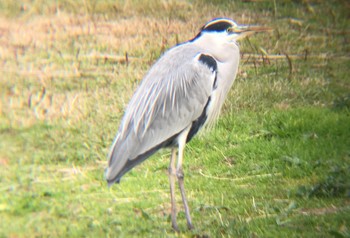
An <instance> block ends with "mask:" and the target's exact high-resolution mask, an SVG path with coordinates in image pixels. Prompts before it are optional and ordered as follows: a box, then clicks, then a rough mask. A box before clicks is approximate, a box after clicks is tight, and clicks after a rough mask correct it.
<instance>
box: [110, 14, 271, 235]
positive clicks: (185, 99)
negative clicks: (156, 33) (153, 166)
mask: <svg viewBox="0 0 350 238" xmlns="http://www.w3.org/2000/svg"><path fill="white" fill-rule="evenodd" d="M267 30H270V29H269V28H264V27H259V26H243V25H237V24H236V23H235V22H234V21H233V20H231V19H228V18H216V19H213V20H211V21H209V22H208V23H207V24H205V25H204V26H203V27H202V28H201V30H200V32H199V33H198V34H197V35H196V36H195V37H194V38H193V39H191V40H189V41H187V42H184V43H182V44H179V45H177V46H174V47H173V48H171V49H169V50H168V51H166V52H165V53H164V54H163V55H162V56H161V57H160V58H159V60H158V61H157V62H156V63H155V64H154V65H153V66H152V67H151V69H150V70H149V72H148V73H147V74H146V76H145V77H144V78H143V80H142V82H141V83H140V85H139V87H138V88H137V89H136V91H135V93H134V95H133V96H132V98H131V100H130V102H129V104H128V106H127V108H126V110H125V114H124V116H123V119H122V121H121V124H120V126H119V130H118V132H117V135H116V138H115V140H114V142H113V144H112V146H111V150H110V153H109V155H108V159H109V161H108V168H107V169H106V171H105V176H106V180H107V182H108V184H109V185H112V184H113V183H115V182H118V183H119V181H120V179H121V177H122V176H123V175H124V174H125V173H126V172H128V171H129V170H131V169H132V168H133V167H135V166H136V165H138V164H140V163H141V162H143V161H144V160H145V159H147V158H148V157H150V156H151V155H153V154H154V153H155V152H157V151H158V150H159V149H161V148H164V147H170V148H171V157H170V165H169V183H170V196H171V221H172V227H173V229H174V230H176V231H178V225H177V222H176V203H175V182H176V179H177V180H178V184H179V188H180V192H181V196H182V201H183V205H184V210H185V214H186V220H187V225H188V228H189V229H192V228H193V225H192V221H191V216H190V209H189V206H188V203H187V199H186V194H185V188H184V172H183V169H182V163H183V153H184V148H185V145H186V143H187V142H189V141H190V140H191V139H192V138H193V136H194V135H195V134H196V133H197V132H198V131H199V129H201V128H202V127H203V126H204V125H206V124H210V123H212V122H214V121H215V119H216V118H217V117H218V115H219V113H220V110H221V107H222V105H223V103H224V100H225V98H226V96H227V93H228V91H229V89H230V88H231V86H232V84H233V82H234V80H235V78H236V74H237V70H238V65H239V60H240V53H239V45H238V43H237V40H238V39H241V38H243V37H245V36H247V35H249V34H251V33H253V32H259V31H260V32H261V31H267ZM176 149H177V150H178V151H177V153H176ZM176 157H177V163H176Z"/></svg>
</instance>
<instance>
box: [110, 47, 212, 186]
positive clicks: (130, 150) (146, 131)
mask: <svg viewBox="0 0 350 238" xmlns="http://www.w3.org/2000/svg"><path fill="white" fill-rule="evenodd" d="M172 60H174V59H173V58H172V57H168V58H164V59H161V60H159V62H157V63H156V64H155V65H154V66H153V67H152V69H151V70H150V72H149V73H148V74H147V75H146V77H145V78H144V80H143V81H142V83H141V85H140V87H139V88H138V89H137V90H136V92H135V94H134V96H133V98H132V99H131V101H130V103H129V105H128V107H127V109H126V112H125V115H124V117H123V120H122V123H121V126H120V128H119V131H118V134H117V137H116V139H115V141H114V143H113V145H112V148H111V151H110V154H109V163H108V168H107V171H106V179H107V181H108V183H109V184H113V183H114V182H116V181H117V182H119V180H120V178H121V177H122V176H123V175H124V174H125V173H126V172H128V171H129V170H130V169H132V168H133V167H134V166H136V165H137V164H139V163H141V162H142V161H143V160H145V159H146V158H148V157H149V156H150V155H152V154H153V153H155V152H156V151H157V150H159V149H160V148H162V147H167V146H171V145H173V144H174V143H175V142H176V137H177V136H178V135H179V134H180V133H181V132H182V131H183V130H184V129H186V128H188V127H189V126H192V128H191V131H190V135H189V136H190V137H189V138H188V140H189V139H191V138H192V136H193V135H194V134H195V133H196V132H197V131H198V129H199V128H200V127H201V125H202V124H203V122H204V121H205V118H206V115H205V114H206V112H205V111H206V107H207V105H208V103H209V101H210V95H211V93H212V91H213V90H214V89H215V81H216V74H217V65H216V61H215V59H214V58H213V57H211V56H210V55H204V54H197V55H196V56H195V57H192V58H191V59H190V60H188V62H184V61H182V62H179V63H178V64H174V63H171V62H172ZM184 60H185V59H184ZM162 65H166V66H168V67H166V69H165V68H164V67H161V66H162ZM169 66H171V67H169ZM199 119H201V122H199ZM203 119H204V120H203Z"/></svg>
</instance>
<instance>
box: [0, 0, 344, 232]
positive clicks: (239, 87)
mask: <svg viewBox="0 0 350 238" xmlns="http://www.w3.org/2000/svg"><path fill="white" fill-rule="evenodd" d="M349 9H350V5H349V3H348V2H347V1H341V0H338V1H331V2H323V1H317V0H315V1H311V0H306V1H288V0H284V1H272V0H271V1H242V2H241V1H235V2H231V1H223V0H222V1H220V0H216V1H204V2H203V1H150V0H149V1H137V0H131V1H99V0H87V1H83V2H77V3H76V2H72V1H69V0H62V1H53V0H49V1H39V0H38V1H23V2H22V3H19V2H17V1H7V0H2V1H0V59H1V62H0V70H1V78H0V95H1V98H0V191H1V195H0V215H1V223H0V236H1V237H42V236H44V237H45V236H50V237H81V236H88V237H151V236H152V237H155V236H156V237H157V236H160V237H286V236H288V237H349V236H350V228H349V221H350V215H349V214H350V212H349V211H350V199H349V197H350V176H349V171H350V167H349V164H350V79H349V73H350V70H349V65H350V57H349V55H350V54H349V53H350V48H349V45H350V44H349V34H350V31H349V23H350V21H349V19H350V18H349V17H350V16H349V12H350V11H349ZM219 16H225V17H230V18H233V19H234V20H235V21H237V22H238V23H241V24H258V25H264V26H269V27H272V28H273V29H274V31H273V32H272V33H266V34H257V35H254V36H251V37H249V38H248V39H246V40H244V41H242V42H241V51H242V54H241V56H242V59H241V65H240V69H239V73H238V76H237V79H236V82H235V84H234V86H233V88H232V90H231V91H230V95H229V97H228V99H227V101H226V103H225V105H224V108H223V111H222V113H221V117H220V119H219V121H218V123H217V125H215V127H214V128H212V129H211V130H208V131H206V132H204V133H203V134H201V135H199V136H198V137H196V138H194V139H193V141H191V142H190V143H189V144H188V145H187V147H186V151H185V159H184V171H185V186H186V189H187V195H188V201H189V206H190V208H191V212H192V218H193V223H194V226H195V229H194V230H192V231H188V230H187V228H186V221H185V216H184V213H183V212H181V209H182V206H181V202H180V201H181V198H180V196H179V193H177V200H178V208H179V210H180V212H179V215H178V222H179V226H180V230H181V233H174V232H173V230H172V229H171V222H170V216H169V215H170V194H169V184H168V178H167V167H168V163H169V156H170V151H168V150H163V151H161V152H160V153H157V154H156V155H154V156H152V157H151V158H150V159H148V160H147V161H146V162H145V163H143V164H141V165H140V166H138V167H136V168H135V169H133V170H132V171H131V172H130V173H128V174H126V175H125V176H124V177H123V178H122V181H121V183H120V184H118V185H114V186H112V187H111V188H108V187H107V184H106V182H105V181H104V177H103V172H104V168H105V167H106V163H107V159H106V156H107V153H108V150H109V147H110V145H111V144H112V141H113V138H114V136H115V134H116V131H117V128H118V125H119V122H120V119H121V117H122V115H123V110H124V108H125V106H126V105H127V103H128V100H129V99H130V97H131V96H132V93H133V91H134V90H135V88H136V87H137V85H138V83H139V82H140V80H141V79H142V77H143V75H145V73H146V72H147V70H148V69H149V68H150V67H151V65H152V64H153V63H154V62H155V60H156V59H157V58H158V57H159V56H160V55H161V54H162V53H163V52H164V51H165V50H167V49H168V48H170V47H171V46H174V45H176V44H177V43H179V42H183V41H186V40H188V39H191V38H193V36H195V35H196V34H197V32H198V30H199V29H200V27H201V26H202V25H203V24H205V23H206V22H207V21H208V20H210V19H212V18H214V17H219Z"/></svg>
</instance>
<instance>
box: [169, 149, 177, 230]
mask: <svg viewBox="0 0 350 238" xmlns="http://www.w3.org/2000/svg"><path fill="white" fill-rule="evenodd" d="M175 158H176V148H172V150H171V157H170V164H169V182H170V196H171V224H172V227H173V229H174V230H175V231H179V227H178V226H177V223H176V201H175V180H176V168H175Z"/></svg>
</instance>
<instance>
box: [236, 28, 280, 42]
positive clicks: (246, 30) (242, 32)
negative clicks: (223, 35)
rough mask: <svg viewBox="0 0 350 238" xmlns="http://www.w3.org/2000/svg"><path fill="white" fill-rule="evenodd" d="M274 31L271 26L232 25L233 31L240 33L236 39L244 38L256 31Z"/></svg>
mask: <svg viewBox="0 0 350 238" xmlns="http://www.w3.org/2000/svg"><path fill="white" fill-rule="evenodd" d="M271 31H273V29H272V28H270V27H265V26H244V25H242V26H236V27H232V29H231V32H233V33H238V36H237V37H236V40H240V39H243V38H245V37H247V36H250V35H252V34H254V33H255V32H271Z"/></svg>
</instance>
